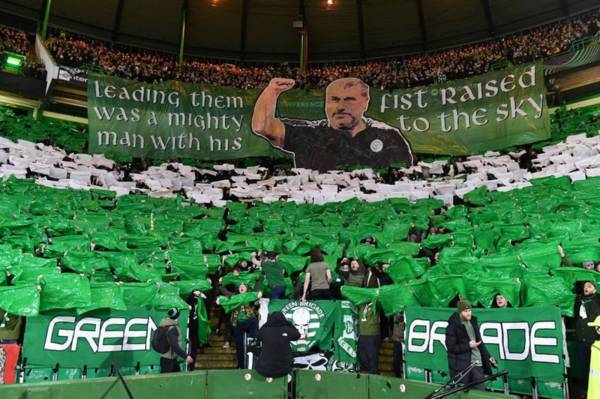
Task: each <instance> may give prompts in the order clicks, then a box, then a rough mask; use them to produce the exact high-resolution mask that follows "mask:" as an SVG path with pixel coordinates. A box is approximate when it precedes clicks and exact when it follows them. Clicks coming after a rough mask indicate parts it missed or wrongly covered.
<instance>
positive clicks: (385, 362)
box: [379, 340, 394, 377]
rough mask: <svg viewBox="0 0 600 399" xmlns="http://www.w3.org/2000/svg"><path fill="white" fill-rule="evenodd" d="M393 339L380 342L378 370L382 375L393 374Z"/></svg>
mask: <svg viewBox="0 0 600 399" xmlns="http://www.w3.org/2000/svg"><path fill="white" fill-rule="evenodd" d="M393 361H394V341H389V340H388V341H383V342H381V348H379V372H380V373H381V374H382V375H387V376H391V377H393V376H394V364H393Z"/></svg>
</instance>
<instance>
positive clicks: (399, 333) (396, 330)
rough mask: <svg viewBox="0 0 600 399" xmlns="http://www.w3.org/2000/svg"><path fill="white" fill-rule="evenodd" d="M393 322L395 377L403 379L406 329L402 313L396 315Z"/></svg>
mask: <svg viewBox="0 0 600 399" xmlns="http://www.w3.org/2000/svg"><path fill="white" fill-rule="evenodd" d="M392 321H393V324H392V341H393V342H394V357H393V360H392V364H393V366H394V376H396V378H402V374H403V373H402V371H403V370H402V360H403V359H402V344H403V342H404V329H405V328H406V324H405V322H404V315H403V314H402V313H396V314H395V315H394V316H393V317H392Z"/></svg>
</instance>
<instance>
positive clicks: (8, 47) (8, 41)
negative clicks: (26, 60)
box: [0, 25, 30, 55]
mask: <svg viewBox="0 0 600 399" xmlns="http://www.w3.org/2000/svg"><path fill="white" fill-rule="evenodd" d="M0 39H2V40H0V51H10V52H11V53H17V54H22V55H26V54H27V52H28V51H29V45H30V42H29V38H28V37H27V33H25V32H23V31H20V30H16V29H12V28H9V27H6V26H2V25H0Z"/></svg>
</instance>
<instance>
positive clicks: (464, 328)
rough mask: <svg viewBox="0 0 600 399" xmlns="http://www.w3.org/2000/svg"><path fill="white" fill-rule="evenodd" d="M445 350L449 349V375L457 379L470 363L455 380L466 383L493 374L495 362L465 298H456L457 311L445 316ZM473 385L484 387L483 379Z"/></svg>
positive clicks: (476, 387) (478, 387) (482, 388)
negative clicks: (447, 317) (457, 299)
mask: <svg viewBox="0 0 600 399" xmlns="http://www.w3.org/2000/svg"><path fill="white" fill-rule="evenodd" d="M446 349H447V350H448V369H449V370H450V378H452V379H454V378H456V376H457V375H458V374H459V373H461V372H464V371H465V370H466V369H468V368H469V367H471V366H473V367H472V368H471V370H470V371H469V372H468V373H467V374H465V375H464V376H463V378H462V379H461V380H460V381H457V382H461V383H463V384H465V385H466V384H469V383H472V382H475V381H481V380H482V379H483V377H484V375H485V374H487V375H491V374H492V365H494V366H495V365H496V361H495V360H494V358H493V357H491V356H490V353H489V352H488V350H487V348H486V347H485V344H484V343H483V341H482V339H481V334H480V333H479V325H478V324H477V318H476V317H475V316H473V313H472V309H471V304H470V303H469V302H468V301H464V300H461V301H459V302H458V309H457V311H456V312H454V313H452V316H450V318H449V319H448V326H447V327H446ZM473 387H474V388H475V389H481V390H485V385H484V383H483V382H480V383H478V384H476V385H474V386H473Z"/></svg>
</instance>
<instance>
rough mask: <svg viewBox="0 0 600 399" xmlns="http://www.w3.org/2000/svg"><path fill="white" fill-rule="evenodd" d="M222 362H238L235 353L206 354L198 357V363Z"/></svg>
mask: <svg viewBox="0 0 600 399" xmlns="http://www.w3.org/2000/svg"><path fill="white" fill-rule="evenodd" d="M221 360H236V357H235V351H234V352H233V353H204V354H201V355H198V357H197V361H202V362H204V361H207V362H208V361H221Z"/></svg>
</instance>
